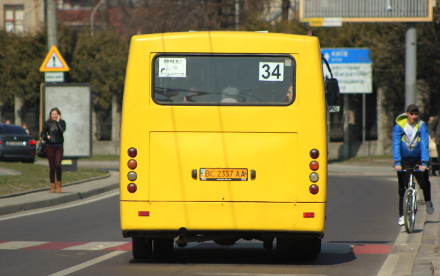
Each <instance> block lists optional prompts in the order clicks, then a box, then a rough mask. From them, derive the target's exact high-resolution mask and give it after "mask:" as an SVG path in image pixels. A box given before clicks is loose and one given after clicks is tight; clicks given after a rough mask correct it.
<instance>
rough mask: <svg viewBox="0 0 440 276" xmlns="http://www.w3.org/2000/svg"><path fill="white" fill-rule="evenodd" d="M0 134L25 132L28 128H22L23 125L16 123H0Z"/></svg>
mask: <svg viewBox="0 0 440 276" xmlns="http://www.w3.org/2000/svg"><path fill="white" fill-rule="evenodd" d="M0 134H25V135H27V133H26V130H24V128H22V127H21V126H16V125H6V124H4V125H0Z"/></svg>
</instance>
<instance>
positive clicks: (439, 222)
mask: <svg viewBox="0 0 440 276" xmlns="http://www.w3.org/2000/svg"><path fill="white" fill-rule="evenodd" d="M78 166H86V167H94V168H105V169H107V170H108V171H109V174H108V176H106V177H104V178H100V179H96V180H92V181H86V182H81V183H71V184H68V185H64V186H63V193H61V194H56V193H55V194H51V193H49V192H48V190H43V191H37V192H30V193H25V194H23V195H20V196H15V197H9V198H0V216H2V215H7V214H13V213H18V212H22V211H28V210H33V209H39V208H44V207H49V206H54V205H58V204H64V203H68V202H71V201H76V200H81V199H84V198H87V197H90V196H94V195H98V194H100V193H104V192H107V191H110V190H114V189H117V188H118V187H119V172H118V171H117V170H118V168H119V166H118V162H104V163H103V162H93V161H87V160H84V161H80V162H78ZM328 168H329V169H328V174H329V175H330V176H331V175H365V176H367V175H370V176H386V177H388V176H389V177H390V178H396V173H395V172H394V171H393V170H392V168H391V167H384V166H373V165H353V164H340V163H335V164H330V165H329V167H328ZM17 173H18V174H19V172H15V171H10V170H4V169H3V168H0V175H2V174H17ZM430 179H431V190H432V199H433V203H434V207H435V212H434V214H433V215H427V214H426V212H425V207H424V206H420V209H419V212H418V213H417V223H416V227H415V228H416V229H421V230H420V231H415V233H413V234H410V235H408V234H407V233H406V232H405V228H404V227H402V230H401V233H400V234H399V236H398V238H397V240H396V242H395V244H394V246H393V251H392V252H391V254H389V256H388V257H387V260H386V261H385V263H384V265H383V267H382V269H381V271H380V273H379V274H378V275H381V276H388V275H390V276H391V275H392V276H395V275H402V276H403V275H417V276H427V275H438V276H440V252H439V248H440V241H439V237H440V177H438V176H437V177H436V176H434V177H431V178H430ZM396 191H397V188H396Z"/></svg>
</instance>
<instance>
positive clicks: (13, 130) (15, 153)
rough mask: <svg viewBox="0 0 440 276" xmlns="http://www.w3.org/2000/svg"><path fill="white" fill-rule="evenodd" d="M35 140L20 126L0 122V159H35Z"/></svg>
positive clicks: (32, 160)
mask: <svg viewBox="0 0 440 276" xmlns="http://www.w3.org/2000/svg"><path fill="white" fill-rule="evenodd" d="M36 145H37V141H36V140H35V139H34V138H33V137H32V136H30V135H29V134H27V132H26V130H25V129H24V128H22V127H21V126H16V125H9V124H0V160H1V161H21V162H25V163H33V162H34V161H35V152H36Z"/></svg>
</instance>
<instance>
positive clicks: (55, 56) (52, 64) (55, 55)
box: [40, 45, 70, 72]
mask: <svg viewBox="0 0 440 276" xmlns="http://www.w3.org/2000/svg"><path fill="white" fill-rule="evenodd" d="M69 70H70V68H69V66H67V63H66V62H65V61H64V59H63V56H61V54H60V52H59V51H58V49H57V47H56V46H55V45H53V46H52V48H50V51H49V53H48V54H47V56H46V58H45V59H44V61H43V64H41V66H40V72H63V71H69Z"/></svg>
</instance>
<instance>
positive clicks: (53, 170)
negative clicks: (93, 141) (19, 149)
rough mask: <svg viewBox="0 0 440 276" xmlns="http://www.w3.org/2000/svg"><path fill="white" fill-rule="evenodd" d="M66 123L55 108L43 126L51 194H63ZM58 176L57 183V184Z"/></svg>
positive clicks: (42, 134)
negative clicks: (62, 165)
mask: <svg viewBox="0 0 440 276" xmlns="http://www.w3.org/2000/svg"><path fill="white" fill-rule="evenodd" d="M64 131H66V122H65V121H64V120H61V112H60V110H59V109H58V108H56V107H54V108H52V109H51V110H50V113H49V118H48V119H47V121H45V122H44V124H43V131H42V132H41V138H42V139H43V141H44V142H45V143H46V154H47V159H48V160H49V178H50V192H51V193H55V192H58V193H61V160H62V159H63V152H64V148H63V143H64V136H63V133H64ZM55 176H56V182H55Z"/></svg>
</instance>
